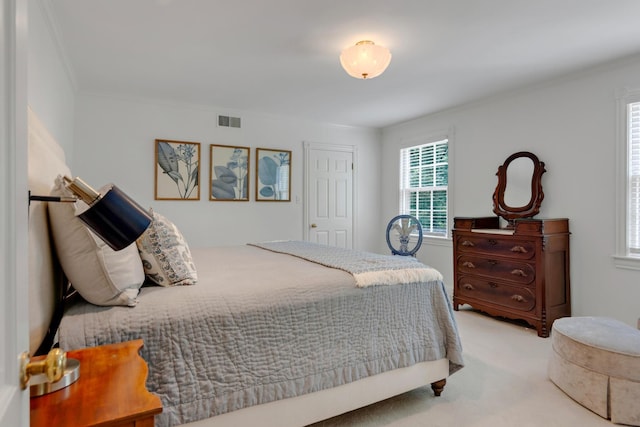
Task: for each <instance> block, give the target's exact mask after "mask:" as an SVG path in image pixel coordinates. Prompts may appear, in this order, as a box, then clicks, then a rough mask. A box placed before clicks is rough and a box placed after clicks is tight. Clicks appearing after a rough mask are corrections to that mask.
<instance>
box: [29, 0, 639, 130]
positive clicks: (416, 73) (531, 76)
mask: <svg viewBox="0 0 640 427" xmlns="http://www.w3.org/2000/svg"><path fill="white" fill-rule="evenodd" d="M41 1H43V2H45V4H46V6H47V10H48V11H49V12H50V13H49V15H50V16H51V17H52V19H53V25H54V28H55V29H56V33H57V35H58V37H59V41H60V44H61V45H62V50H63V52H64V55H65V56H66V59H67V61H68V63H69V64H70V68H71V69H72V70H73V78H74V80H75V83H76V85H77V89H78V90H79V91H80V92H83V93H85V92H86V93H100V94H118V95H126V96H133V97H144V98H157V99H163V100H169V101H172V102H187V103H195V104H205V105H213V106H218V107H221V108H226V109H228V110H229V111H234V110H249V111H256V112H266V113H269V114H277V115H286V116H293V117H298V118H302V119H311V120H316V121H322V122H330V123H337V124H344V125H354V126H368V127H376V128H378V127H383V126H387V125H390V124H394V123H399V122H402V121H405V120H408V119H412V118H415V117H418V116H422V115H424V114H427V113H432V112H435V111H439V110H442V109H445V108H449V107H452V106H455V105H459V104H462V103H466V102H469V101H473V100H476V99H479V98H483V97H486V96H489V95H491V94H494V93H497V92H501V91H505V90H509V89H512V88H514V87H518V86H522V85H528V84H533V83H536V82H539V81H542V80H546V79H549V78H552V77H555V76H559V75H563V74H566V73H569V72H572V71H576V70H580V69H584V68H587V67H591V66H594V65H596V64H600V63H603V62H608V61H612V60H616V59H619V58H623V57H627V56H631V55H637V54H640V21H639V17H640V1H638V0H386V1H383V0H315V1H313V0H227V1H224V2H223V1H219V0H41ZM363 39H368V40H373V41H374V42H375V43H376V44H380V45H384V46H386V47H388V48H389V49H391V52H392V55H393V57H392V59H391V65H390V66H389V68H388V69H387V71H386V72H385V73H384V74H382V75H381V76H380V77H377V78H375V79H371V80H357V79H354V78H352V77H349V76H348V75H347V74H346V73H345V72H344V71H343V70H342V68H341V66H340V62H339V54H340V51H341V50H342V49H344V48H345V47H347V46H350V45H352V44H355V43H356V42H357V41H359V40H363ZM225 112H226V111H221V113H225Z"/></svg>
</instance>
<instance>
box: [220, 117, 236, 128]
mask: <svg viewBox="0 0 640 427" xmlns="http://www.w3.org/2000/svg"><path fill="white" fill-rule="evenodd" d="M218 126H220V127H224V128H239V127H240V117H229V116H218Z"/></svg>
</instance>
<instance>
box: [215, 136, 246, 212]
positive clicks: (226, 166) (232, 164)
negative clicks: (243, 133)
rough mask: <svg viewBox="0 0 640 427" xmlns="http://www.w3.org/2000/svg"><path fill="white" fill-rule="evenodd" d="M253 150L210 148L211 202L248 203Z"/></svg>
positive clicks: (230, 147)
mask: <svg viewBox="0 0 640 427" xmlns="http://www.w3.org/2000/svg"><path fill="white" fill-rule="evenodd" d="M250 155H251V148H249V147H240V146H232V145H218V144H211V145H210V146H209V165H210V167H209V200H210V201H214V202H248V201H249V181H250V175H251V173H250V170H251V168H250V166H251V164H250Z"/></svg>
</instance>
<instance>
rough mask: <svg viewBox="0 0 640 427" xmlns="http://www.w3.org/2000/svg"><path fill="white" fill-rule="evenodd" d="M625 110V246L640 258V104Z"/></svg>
mask: <svg viewBox="0 0 640 427" xmlns="http://www.w3.org/2000/svg"><path fill="white" fill-rule="evenodd" d="M627 109H628V110H627V117H628V120H627V123H628V130H627V138H628V150H629V151H628V162H629V163H628V167H627V171H628V172H627V173H628V195H627V197H628V200H627V209H628V212H627V218H628V219H627V245H628V250H629V254H630V255H636V256H640V102H634V103H630V104H628V106H627Z"/></svg>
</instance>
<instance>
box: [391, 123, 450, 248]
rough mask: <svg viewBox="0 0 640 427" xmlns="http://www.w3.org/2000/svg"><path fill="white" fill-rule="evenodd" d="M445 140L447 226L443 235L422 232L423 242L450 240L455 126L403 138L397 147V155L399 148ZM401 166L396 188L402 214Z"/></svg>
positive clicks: (399, 211)
mask: <svg viewBox="0 0 640 427" xmlns="http://www.w3.org/2000/svg"><path fill="white" fill-rule="evenodd" d="M445 139H446V140H447V146H448V166H447V173H448V177H447V214H446V215H447V227H446V232H445V235H444V236H436V235H433V234H425V233H422V241H423V243H429V242H431V243H432V244H434V243H435V244H439V243H441V242H443V241H447V240H449V241H450V240H451V229H452V227H453V218H452V217H451V212H453V197H452V188H453V177H454V173H453V172H454V160H453V159H454V150H453V147H454V140H455V127H454V126H450V127H449V128H448V129H446V130H437V131H434V132H430V133H426V134H422V135H419V136H414V137H411V138H407V139H403V140H402V141H401V143H400V146H399V147H398V156H400V152H401V150H404V149H406V148H410V147H415V146H417V145H423V144H430V143H434V142H438V141H442V140H445ZM402 179H403V177H402V168H401V167H400V168H398V186H397V187H396V190H397V192H398V196H397V197H398V199H397V200H398V213H399V214H402V212H401V208H402V193H401V191H400V183H401V182H402Z"/></svg>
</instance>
